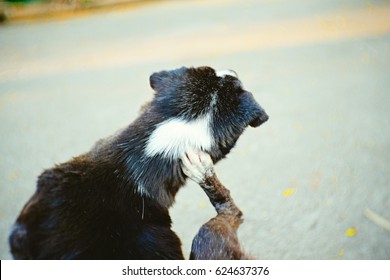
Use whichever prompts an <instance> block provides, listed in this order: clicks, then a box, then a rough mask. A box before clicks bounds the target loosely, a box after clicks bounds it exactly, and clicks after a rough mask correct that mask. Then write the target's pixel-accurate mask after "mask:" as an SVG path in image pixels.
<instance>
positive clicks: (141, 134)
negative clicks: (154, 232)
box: [113, 113, 214, 208]
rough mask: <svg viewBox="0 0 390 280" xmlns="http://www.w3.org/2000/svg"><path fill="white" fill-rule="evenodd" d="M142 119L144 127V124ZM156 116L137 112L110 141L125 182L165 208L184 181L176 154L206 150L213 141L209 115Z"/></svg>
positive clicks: (138, 192) (211, 145)
mask: <svg viewBox="0 0 390 280" xmlns="http://www.w3.org/2000/svg"><path fill="white" fill-rule="evenodd" d="M145 119H148V120H149V123H148V126H144V124H145V123H147V122H145ZM151 119H152V120H153V121H152V122H151V121H150V120H151ZM157 119H158V118H157V117H156V116H151V115H149V114H148V113H146V114H145V115H143V116H142V115H141V116H140V118H139V119H137V120H136V121H135V122H134V123H133V124H132V125H130V126H129V127H128V128H127V129H125V130H124V131H122V132H121V133H120V135H119V137H118V138H116V139H115V140H114V141H113V142H116V144H114V145H115V146H116V147H117V149H118V152H119V159H120V162H122V163H123V166H124V171H123V172H122V176H121V177H123V179H124V180H125V183H126V185H127V186H129V187H131V186H132V187H131V189H132V191H134V192H136V193H137V194H138V195H140V196H144V197H149V198H151V199H153V200H155V201H156V202H157V203H159V204H160V205H161V206H163V207H166V208H168V207H170V206H171V205H172V204H173V202H174V198H175V195H176V193H177V191H178V190H179V189H180V188H181V187H182V186H183V185H184V184H185V181H186V177H185V175H184V174H183V172H182V170H181V166H180V157H181V156H182V155H184V154H185V152H186V151H188V150H189V149H191V150H197V149H198V150H202V151H205V152H209V151H210V150H211V149H212V147H213V145H214V142H213V137H212V133H211V128H210V116H209V115H205V116H203V117H200V118H197V119H194V120H185V119H183V118H169V119H167V120H165V121H158V120H157ZM153 123H154V124H153Z"/></svg>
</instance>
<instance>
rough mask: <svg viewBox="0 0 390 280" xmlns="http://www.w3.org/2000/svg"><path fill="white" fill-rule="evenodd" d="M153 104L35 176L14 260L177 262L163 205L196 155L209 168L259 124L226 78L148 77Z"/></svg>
mask: <svg viewBox="0 0 390 280" xmlns="http://www.w3.org/2000/svg"><path fill="white" fill-rule="evenodd" d="M150 84H151V87H152V88H153V89H154V90H155V96H154V98H153V100H152V101H151V102H150V103H149V104H147V105H146V106H145V107H144V108H143V112H142V113H141V115H140V116H139V117H138V118H137V119H136V120H135V121H134V122H133V123H132V124H130V125H129V126H128V127H127V128H125V129H124V130H122V131H121V132H120V133H118V134H117V135H114V136H112V137H110V138H107V139H105V140H101V141H99V142H98V143H97V144H96V145H95V147H94V148H93V149H92V150H91V151H90V152H88V153H86V154H84V155H81V156H78V157H76V158H73V159H72V160H70V161H68V162H66V163H63V164H60V165H57V166H55V167H54V168H52V169H49V170H46V171H44V172H43V173H42V174H41V175H40V177H39V179H38V183H37V190H36V193H35V194H34V195H33V197H32V198H31V199H30V200H29V201H28V202H27V204H26V205H25V207H24V208H23V210H22V211H21V213H20V216H19V217H18V219H17V221H16V223H15V225H14V227H13V229H12V233H11V235H10V238H9V242H10V246H11V252H12V254H13V256H14V258H15V259H183V254H182V251H181V242H180V240H179V238H178V237H177V235H176V234H175V233H174V232H173V231H172V230H171V219H170V216H169V213H168V208H169V207H170V206H171V205H172V203H173V202H174V198H175V195H176V193H177V191H178V190H179V189H180V188H181V187H182V186H183V185H184V183H185V180H186V175H185V174H184V173H183V171H182V168H181V158H182V157H183V155H185V153H186V152H187V151H188V150H200V151H203V152H205V153H207V154H209V155H210V157H211V159H212V161H213V162H214V163H215V162H217V161H219V160H220V159H222V158H223V157H224V156H225V155H226V154H227V153H228V152H229V151H230V150H231V149H232V148H233V146H234V145H235V143H236V141H237V139H238V138H239V136H240V135H241V134H242V132H243V131H244V129H245V128H246V127H247V126H248V125H250V126H253V127H256V126H259V125H260V124H261V123H263V122H265V121H266V120H267V119H268V116H267V115H266V113H265V112H264V110H263V109H262V108H261V107H260V106H259V105H258V104H257V103H256V101H255V100H254V99H253V96H252V94H251V93H249V92H247V91H246V90H244V89H243V87H242V85H241V82H240V81H239V80H238V78H237V77H236V74H235V73H234V72H233V71H225V72H217V73H216V72H215V71H214V70H213V69H212V68H210V67H200V68H184V67H183V68H180V69H176V70H173V71H161V72H158V73H154V74H153V75H152V76H151V77H150Z"/></svg>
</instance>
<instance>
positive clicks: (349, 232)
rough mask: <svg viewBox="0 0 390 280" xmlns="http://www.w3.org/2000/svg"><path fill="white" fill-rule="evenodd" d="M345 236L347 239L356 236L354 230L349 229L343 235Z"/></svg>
mask: <svg viewBox="0 0 390 280" xmlns="http://www.w3.org/2000/svg"><path fill="white" fill-rule="evenodd" d="M344 235H345V236H348V237H352V236H355V235H356V229H355V228H353V227H351V228H349V229H347V230H346V232H345V233H344Z"/></svg>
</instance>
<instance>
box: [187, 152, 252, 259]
mask: <svg viewBox="0 0 390 280" xmlns="http://www.w3.org/2000/svg"><path fill="white" fill-rule="evenodd" d="M182 169H183V172H184V173H185V174H186V175H187V176H188V177H189V178H190V179H192V180H193V181H195V182H196V183H198V184H199V185H200V186H201V187H202V189H203V190H204V191H205V193H206V194H207V196H208V197H209V199H210V202H211V203H212V205H213V206H214V208H215V210H216V211H217V213H218V215H217V216H216V217H214V218H212V219H211V220H210V221H208V222H207V223H206V224H204V225H203V226H202V227H201V228H200V230H199V232H198V234H197V235H196V236H195V238H194V239H193V241H192V248H191V255H190V259H214V260H221V259H233V260H237V259H249V258H250V257H249V256H247V255H246V254H245V253H243V251H242V250H241V247H240V243H239V241H238V238H237V229H238V227H239V226H240V224H241V223H242V222H243V219H242V212H241V210H240V209H239V208H238V207H237V206H236V204H235V203H234V201H233V198H232V197H231V196H230V191H229V190H228V189H227V188H226V187H225V186H224V185H223V184H222V183H221V182H220V181H219V179H218V178H217V176H216V174H215V172H214V168H213V162H212V160H211V158H210V156H209V155H208V154H206V153H204V152H193V151H188V152H187V153H186V155H185V156H184V157H183V158H182Z"/></svg>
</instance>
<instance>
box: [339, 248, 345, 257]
mask: <svg viewBox="0 0 390 280" xmlns="http://www.w3.org/2000/svg"><path fill="white" fill-rule="evenodd" d="M344 254H345V250H344V249H340V250H339V253H338V256H339V257H344Z"/></svg>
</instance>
